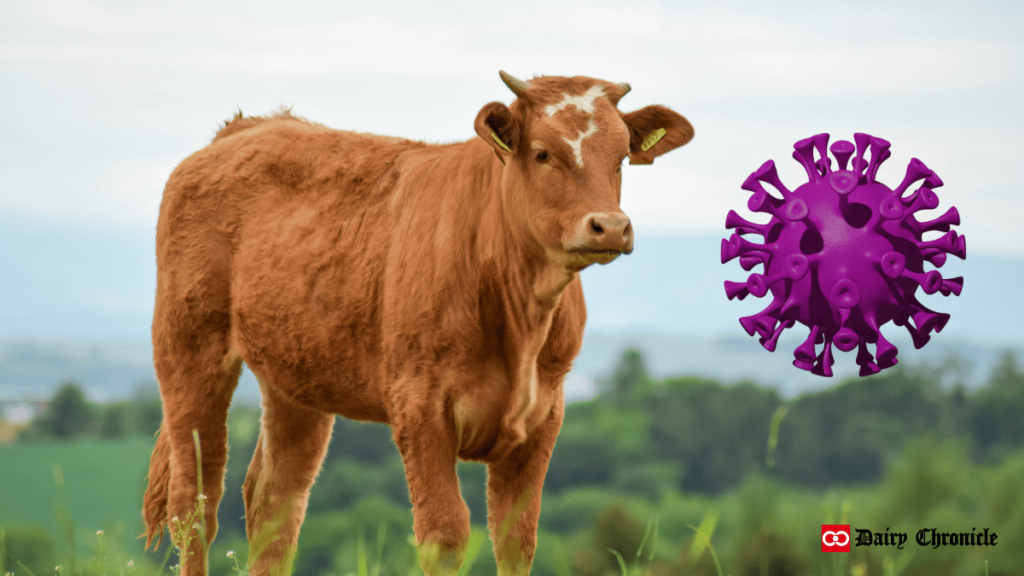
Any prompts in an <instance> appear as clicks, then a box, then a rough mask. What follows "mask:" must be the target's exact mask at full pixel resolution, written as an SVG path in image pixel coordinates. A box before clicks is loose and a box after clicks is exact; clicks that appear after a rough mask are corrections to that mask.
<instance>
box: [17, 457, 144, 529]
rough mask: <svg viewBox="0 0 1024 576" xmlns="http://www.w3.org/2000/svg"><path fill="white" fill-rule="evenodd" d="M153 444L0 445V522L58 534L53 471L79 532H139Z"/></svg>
mask: <svg viewBox="0 0 1024 576" xmlns="http://www.w3.org/2000/svg"><path fill="white" fill-rule="evenodd" d="M152 449H153V443H152V440H150V439H148V438H137V439H131V440H120V441H98V440H87V441H78V442H74V443H68V444H56V443H53V444H33V445H7V446H0V523H3V524H27V525H41V526H43V527H45V528H46V529H47V530H48V531H49V532H50V533H51V534H54V535H56V534H60V533H61V532H60V530H58V524H57V519H56V515H55V506H56V503H57V502H58V501H59V499H58V494H57V485H56V482H55V480H54V466H55V465H59V466H60V468H61V470H62V471H63V475H64V483H65V488H64V491H65V499H66V500H65V501H66V503H67V508H68V510H69V511H70V513H71V518H73V519H74V522H75V526H76V529H77V531H78V532H85V531H91V533H95V531H96V530H97V529H101V528H102V529H104V530H107V531H112V530H113V528H114V527H115V525H116V524H120V525H121V526H122V527H123V529H124V536H125V540H126V541H131V540H132V539H134V537H135V536H137V535H138V534H140V533H141V532H142V517H141V516H140V509H141V503H142V493H143V491H144V489H145V485H144V481H145V476H146V470H147V469H148V466H149V454H150V452H151V451H152Z"/></svg>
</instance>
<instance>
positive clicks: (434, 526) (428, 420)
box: [391, 403, 470, 576]
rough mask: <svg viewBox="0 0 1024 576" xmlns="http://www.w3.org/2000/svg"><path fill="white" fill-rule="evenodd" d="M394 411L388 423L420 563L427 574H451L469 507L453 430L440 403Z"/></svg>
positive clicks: (465, 538)
mask: <svg viewBox="0 0 1024 576" xmlns="http://www.w3.org/2000/svg"><path fill="white" fill-rule="evenodd" d="M405 408H406V409H404V410H398V411H397V412H398V414H397V415H396V416H395V417H393V419H392V422H391V427H392V431H393V435H394V439H395V444H396V445H397V446H398V450H399V452H401V454H402V462H403V463H404V465H405V475H406V479H407V480H408V482H409V497H410V499H411V500H412V514H413V531H414V532H415V533H416V542H417V545H418V547H419V556H420V567H421V568H422V569H423V572H424V573H425V574H426V575H427V576H449V575H452V574H455V573H456V571H457V570H458V569H459V566H461V564H462V560H463V558H464V557H465V552H466V544H467V543H468V542H469V530H470V526H469V508H468V507H467V506H466V502H465V501H464V500H463V499H462V494H461V493H460V491H459V477H458V475H457V474H456V469H455V466H456V458H457V452H458V446H457V439H456V433H455V429H454V425H453V424H452V422H451V419H450V418H445V415H444V409H443V406H442V405H440V404H438V405H437V406H433V405H431V404H430V403H427V406H423V407H417V408H411V407H408V406H407V407H405Z"/></svg>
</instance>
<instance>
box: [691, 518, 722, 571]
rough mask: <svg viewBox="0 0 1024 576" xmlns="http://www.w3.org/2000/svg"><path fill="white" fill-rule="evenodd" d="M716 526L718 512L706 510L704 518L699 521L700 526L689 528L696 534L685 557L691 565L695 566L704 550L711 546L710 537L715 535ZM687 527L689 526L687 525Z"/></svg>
mask: <svg viewBox="0 0 1024 576" xmlns="http://www.w3.org/2000/svg"><path fill="white" fill-rule="evenodd" d="M717 525H718V512H716V511H715V510H708V511H707V512H705V513H704V518H703V519H701V521H700V526H698V527H696V528H694V527H693V526H690V529H691V530H693V531H694V532H696V534H694V537H693V541H692V542H691V543H690V552H689V554H688V555H687V557H688V558H689V559H690V562H691V565H693V564H696V563H697V561H698V560H700V557H701V556H703V555H704V550H705V549H706V548H708V547H709V546H711V537H712V536H714V534H715V527H716V526H717ZM688 526H689V525H688Z"/></svg>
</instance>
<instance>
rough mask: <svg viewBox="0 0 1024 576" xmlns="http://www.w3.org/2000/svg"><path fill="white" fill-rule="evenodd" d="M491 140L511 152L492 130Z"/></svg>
mask: <svg viewBox="0 0 1024 576" xmlns="http://www.w3.org/2000/svg"><path fill="white" fill-rule="evenodd" d="M661 132H662V133H664V132H665V131H664V130H662V131H661ZM491 138H494V141H495V142H497V143H498V146H501V147H502V148H504V149H505V152H511V150H509V148H508V146H506V145H505V143H504V142H502V141H501V138H498V135H497V134H495V133H494V130H491Z"/></svg>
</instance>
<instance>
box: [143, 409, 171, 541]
mask: <svg viewBox="0 0 1024 576" xmlns="http://www.w3.org/2000/svg"><path fill="white" fill-rule="evenodd" d="M148 478H149V485H148V486H147V487H146V494H145V496H143V498H142V519H143V521H144V522H145V524H146V532H145V533H144V534H143V536H145V537H146V549H148V548H149V545H150V543H151V542H152V541H153V539H154V538H156V546H159V545H160V540H162V539H163V536H164V527H165V526H167V496H168V488H169V486H170V482H171V440H170V437H169V435H168V434H167V432H166V431H165V430H164V429H163V428H162V427H161V429H160V431H159V432H157V437H156V446H154V447H153V455H152V456H151V457H150V459H149V476H148ZM140 537H141V536H140Z"/></svg>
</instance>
